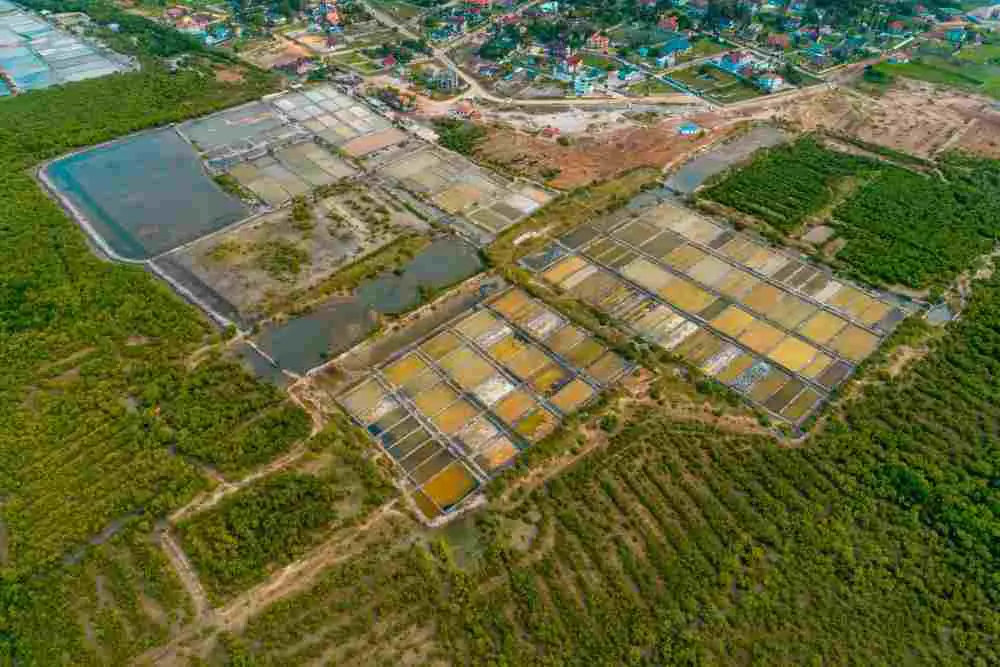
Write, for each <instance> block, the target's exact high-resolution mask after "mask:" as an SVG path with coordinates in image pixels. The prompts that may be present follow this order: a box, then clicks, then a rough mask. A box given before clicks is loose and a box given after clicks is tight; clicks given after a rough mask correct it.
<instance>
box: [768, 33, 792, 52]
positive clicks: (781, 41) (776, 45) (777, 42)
mask: <svg viewBox="0 0 1000 667" xmlns="http://www.w3.org/2000/svg"><path fill="white" fill-rule="evenodd" d="M791 42H792V40H791V39H790V38H789V37H788V35H786V34H784V33H779V34H773V35H768V36H767V45H768V46H769V47H771V48H772V49H787V48H788V47H789V45H790V44H791Z"/></svg>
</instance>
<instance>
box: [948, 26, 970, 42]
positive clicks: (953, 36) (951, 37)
mask: <svg viewBox="0 0 1000 667" xmlns="http://www.w3.org/2000/svg"><path fill="white" fill-rule="evenodd" d="M944 38H945V39H947V40H948V41H949V42H951V43H952V44H961V43H962V42H963V41H965V28H963V27H961V26H959V27H957V28H948V29H947V30H946V31H945V33H944Z"/></svg>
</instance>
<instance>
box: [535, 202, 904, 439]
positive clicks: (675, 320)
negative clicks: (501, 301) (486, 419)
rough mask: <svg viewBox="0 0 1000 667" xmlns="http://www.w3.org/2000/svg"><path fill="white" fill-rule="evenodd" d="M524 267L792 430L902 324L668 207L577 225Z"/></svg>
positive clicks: (890, 313) (834, 284) (848, 292)
mask: <svg viewBox="0 0 1000 667" xmlns="http://www.w3.org/2000/svg"><path fill="white" fill-rule="evenodd" d="M523 263H524V265H525V266H527V267H528V268H529V269H531V270H532V271H534V272H536V273H537V274H538V275H539V276H540V277H541V278H542V279H543V280H544V281H545V282H547V283H549V284H550V285H553V286H555V287H557V288H558V289H560V290H562V291H564V292H566V293H568V294H570V295H572V296H574V297H576V298H577V299H579V300H581V301H583V302H584V303H586V304H588V305H590V306H591V307H593V308H595V309H597V310H599V311H602V312H604V313H606V314H607V315H609V316H611V317H612V319H614V320H615V321H616V322H617V323H618V325H619V326H621V328H623V329H624V330H627V331H630V332H632V333H634V334H635V335H637V336H639V337H641V338H643V339H645V340H647V341H649V342H651V343H653V344H656V345H658V346H660V347H662V348H663V349H666V350H668V351H670V352H673V353H674V354H676V355H678V356H680V357H681V358H683V359H684V360H685V361H687V362H688V363H690V364H691V365H693V366H695V367H697V368H698V369H700V370H701V372H703V373H704V374H705V375H707V376H709V377H712V378H714V379H716V380H718V381H719V382H721V383H722V384H724V385H727V386H729V387H731V388H732V389H734V390H735V391H737V392H739V393H740V394H742V395H743V396H745V397H746V398H748V399H749V400H750V401H751V402H752V403H754V404H756V405H757V406H759V407H760V408H762V409H763V410H765V411H766V412H767V413H769V414H770V415H772V416H773V417H776V418H778V419H780V420H782V421H785V422H789V423H792V424H796V425H798V424H801V422H802V421H804V420H805V419H806V418H807V417H808V416H809V415H811V414H813V413H814V412H815V411H816V410H817V409H818V408H819V407H820V406H821V405H822V404H823V403H824V402H825V400H826V399H827V398H828V397H829V395H830V393H831V392H832V391H833V390H834V389H835V388H836V387H838V386H839V385H840V384H842V383H843V382H844V381H845V380H846V379H847V378H848V377H849V376H850V375H851V374H852V373H853V372H854V370H855V368H856V367H857V365H858V364H860V363H861V362H863V361H864V360H865V359H866V358H867V357H868V356H870V355H871V354H872V353H873V352H874V351H875V350H876V349H877V348H878V346H879V345H880V344H881V342H882V341H883V339H884V338H885V336H886V335H888V334H889V333H890V332H891V331H892V329H893V328H894V327H895V325H896V324H898V323H899V322H900V321H901V320H902V319H903V318H904V317H905V313H904V312H903V311H902V310H900V309H899V308H897V307H896V306H894V305H893V304H892V303H890V302H889V301H887V300H884V299H882V298H880V297H878V296H876V295H873V294H870V293H868V292H867V291H865V290H863V289H861V288H859V287H857V286H854V285H852V284H849V283H847V282H845V281H843V280H840V279H837V278H835V277H834V276H833V275H832V274H831V273H830V272H829V271H828V270H826V269H823V268H820V267H816V266H813V265H811V264H809V263H806V262H803V261H802V260H801V259H799V258H797V257H794V256H792V255H790V254H786V253H785V252H784V251H782V250H780V249H777V248H773V247H770V246H768V245H767V244H766V243H765V242H763V241H761V240H759V239H756V238H754V237H752V236H750V235H747V234H743V233H739V232H736V231H733V230H732V229H729V228H726V227H723V226H721V225H718V224H716V223H714V222H712V221H710V220H708V219H706V218H703V217H702V216H699V215H697V214H695V213H694V212H692V211H690V210H688V209H686V208H684V207H682V206H679V205H677V204H674V203H671V202H664V203H660V204H658V205H656V206H653V207H651V208H649V209H647V210H646V211H645V212H643V213H642V214H640V215H639V216H638V217H635V218H630V219H627V220H624V221H623V220H622V219H621V218H611V219H607V220H605V221H598V222H594V223H591V224H586V225H582V226H580V227H578V228H577V229H575V230H574V231H572V232H571V233H569V234H567V235H566V236H564V237H563V238H561V239H560V240H559V241H556V242H554V243H553V245H552V246H550V247H548V248H546V249H544V250H543V251H542V252H540V253H539V254H538V255H536V256H533V257H529V258H526V259H525V261H524V262H523Z"/></svg>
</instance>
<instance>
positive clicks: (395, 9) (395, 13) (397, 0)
mask: <svg viewBox="0 0 1000 667" xmlns="http://www.w3.org/2000/svg"><path fill="white" fill-rule="evenodd" d="M372 5H373V6H374V7H375V9H377V10H379V11H382V12H385V13H386V14H388V15H390V16H392V17H393V18H394V19H396V20H397V21H409V20H410V19H412V18H415V17H417V16H420V15H421V14H423V13H424V12H425V11H427V10H426V9H425V8H423V7H418V6H417V5H411V4H410V3H408V2H405V1H404V0H372Z"/></svg>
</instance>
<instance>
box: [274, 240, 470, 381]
mask: <svg viewBox="0 0 1000 667" xmlns="http://www.w3.org/2000/svg"><path fill="white" fill-rule="evenodd" d="M482 269H483V264H482V261H481V260H480V258H479V254H478V253H477V251H476V249H475V248H473V247H472V246H471V245H469V244H468V243H466V242H464V241H461V240H459V239H456V238H446V239H441V240H438V241H435V242H434V243H432V244H430V245H429V246H427V248H425V249H424V250H423V252H421V253H420V254H418V255H417V256H416V257H414V258H413V259H412V260H410V261H409V263H407V264H406V265H405V266H404V267H403V268H402V269H401V270H400V271H399V272H398V273H394V272H390V273H385V274H383V275H381V276H379V277H377V278H374V279H372V280H368V281H365V282H364V283H362V284H361V285H360V287H359V288H358V289H357V290H356V292H355V294H354V295H353V296H350V297H335V298H333V299H331V300H330V301H328V302H326V303H325V304H323V305H322V306H320V307H319V308H316V309H315V310H313V311H312V312H310V313H307V314H305V315H301V316H299V317H296V318H294V319H292V320H289V321H288V322H285V323H283V324H280V325H278V326H268V327H265V329H264V331H263V332H262V333H261V334H260V336H259V337H258V339H257V344H258V345H260V347H261V349H262V350H264V351H265V352H267V354H269V355H270V356H271V357H272V358H273V359H274V360H275V361H276V362H277V363H278V365H279V366H281V367H282V368H287V369H288V370H290V371H293V372H296V373H305V372H306V371H308V370H309V369H310V368H314V367H316V366H318V365H320V364H322V363H323V362H324V361H326V360H327V359H328V358H330V357H332V356H336V355H337V354H340V353H341V352H344V351H346V350H348V349H350V348H351V347H353V346H354V345H356V344H357V343H359V342H361V341H362V340H364V338H366V337H367V336H368V335H369V334H370V333H371V332H372V331H374V330H375V327H376V326H377V325H378V315H380V314H381V315H398V314H400V313H404V312H406V311H409V310H412V309H414V308H416V307H417V306H419V305H420V303H421V302H422V301H423V299H424V297H425V296H426V294H427V291H428V290H438V289H442V288H444V287H448V286H450V285H454V284H456V283H458V282H461V281H462V280H465V279H466V278H468V277H470V276H473V275H475V274H477V273H479V272H480V271H482Z"/></svg>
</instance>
